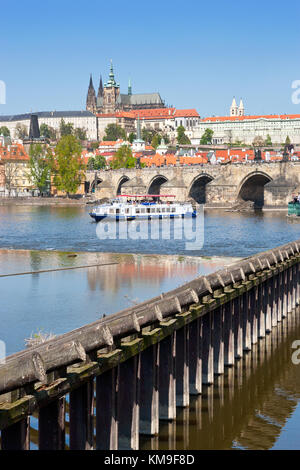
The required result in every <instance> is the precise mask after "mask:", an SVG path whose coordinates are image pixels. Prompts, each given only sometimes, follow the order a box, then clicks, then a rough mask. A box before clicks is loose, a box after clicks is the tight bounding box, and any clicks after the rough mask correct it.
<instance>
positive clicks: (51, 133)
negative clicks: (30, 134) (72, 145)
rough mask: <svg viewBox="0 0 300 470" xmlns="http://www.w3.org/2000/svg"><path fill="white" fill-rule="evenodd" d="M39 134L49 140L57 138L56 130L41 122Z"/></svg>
mask: <svg viewBox="0 0 300 470" xmlns="http://www.w3.org/2000/svg"><path fill="white" fill-rule="evenodd" d="M40 134H41V135H42V136H44V137H45V138H46V139H49V140H56V139H57V132H56V130H55V129H54V128H53V127H51V126H48V125H47V124H41V125H40Z"/></svg>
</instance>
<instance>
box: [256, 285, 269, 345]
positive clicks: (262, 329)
mask: <svg viewBox="0 0 300 470" xmlns="http://www.w3.org/2000/svg"><path fill="white" fill-rule="evenodd" d="M259 292H260V294H259V295H260V299H261V301H260V303H259V312H258V325H257V326H258V337H259V338H264V337H265V336H266V321H265V311H266V308H267V300H268V290H267V285H266V283H265V282H264V283H261V284H259Z"/></svg>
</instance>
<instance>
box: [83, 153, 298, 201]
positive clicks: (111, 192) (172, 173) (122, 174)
mask: <svg viewBox="0 0 300 470" xmlns="http://www.w3.org/2000/svg"><path fill="white" fill-rule="evenodd" d="M298 189H300V164H299V163H297V162H271V163H269V162H262V163H258V162H251V163H250V162H249V163H240V164H238V163H235V164H227V165H210V164H206V165H193V166H175V167H170V166H162V167H160V168H157V167H155V168H143V169H136V168H130V169H119V170H99V171H88V172H87V174H86V191H87V192H92V193H93V194H94V195H95V197H96V198H97V199H101V198H105V197H108V198H111V197H115V196H117V195H120V194H168V195H175V196H176V199H177V200H178V201H185V200H187V199H194V201H195V202H196V203H198V204H205V205H206V206H207V207H210V206H211V207H230V206H232V205H233V204H235V203H236V202H237V201H253V202H254V204H255V206H256V207H262V206H264V207H265V208H268V207H270V208H271V207H279V206H284V207H286V205H287V202H288V201H289V200H290V199H291V195H292V193H293V192H297V191H298Z"/></svg>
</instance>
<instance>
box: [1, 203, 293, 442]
mask: <svg viewBox="0 0 300 470" xmlns="http://www.w3.org/2000/svg"><path fill="white" fill-rule="evenodd" d="M88 210H89V209H88V208H82V207H35V206H0V275H2V277H0V298H1V303H0V318H1V328H0V340H2V341H4V342H5V345H6V353H7V354H11V353H13V352H15V351H17V350H20V349H23V348H24V340H25V338H28V337H30V336H31V335H32V334H33V333H36V332H38V331H42V332H45V333H49V332H51V333H53V334H61V333H64V332H65V331H68V330H71V329H74V328H77V327H79V326H82V325H83V324H85V323H89V322H92V321H94V320H96V319H97V318H100V317H101V316H102V315H103V314H104V313H105V314H106V315H107V314H110V313H113V312H116V311H118V310H121V309H123V308H126V307H128V306H130V305H133V304H135V303H137V302H140V301H143V300H145V299H148V298H151V297H154V296H156V295H158V294H159V293H161V292H166V291H167V290H169V289H171V288H174V287H176V286H179V285H180V284H182V283H184V282H186V281H188V280H190V279H192V278H194V277H196V276H198V275H200V274H207V273H209V272H213V271H215V270H217V269H219V268H222V267H223V266H225V265H226V264H228V263H230V262H232V261H233V260H234V259H236V258H237V257H245V256H249V255H252V254H255V253H257V252H259V251H263V250H267V249H270V248H272V247H275V246H278V245H281V244H283V243H287V242H289V241H291V240H296V239H298V238H300V236H299V234H300V225H298V224H297V223H290V222H289V221H288V220H287V217H286V214H285V213H283V212H278V213H276V212H266V213H256V214H241V213H239V214H238V213H229V212H228V213H225V212H223V211H211V212H208V213H206V214H205V215H204V217H203V218H202V217H199V225H196V222H195V220H194V221H193V224H194V225H193V226H189V227H187V230H185V227H183V228H182V233H183V234H184V235H185V236H186V237H185V239H183V240H182V239H180V238H179V237H178V233H179V232H178V226H177V227H176V224H175V223H174V221H171V224H169V225H168V223H167V222H166V221H162V222H160V226H158V230H157V233H156V235H155V236H154V237H153V236H152V232H150V228H149V227H150V226H149V224H148V222H146V223H144V225H143V224H142V225H141V226H139V224H138V223H136V222H133V223H131V224H132V225H131V227H130V229H129V230H130V231H131V234H130V233H127V235H129V236H127V239H125V238H122V239H120V238H118V237H112V236H111V233H109V234H108V235H109V236H108V237H106V238H105V230H104V231H103V232H102V233H100V237H99V229H98V233H97V231H96V228H97V227H99V224H98V225H97V224H95V223H94V222H93V221H92V220H91V219H90V217H89V215H88ZM197 223H198V222H197ZM179 229H180V227H179ZM151 230H152V228H151ZM195 233H196V235H197V234H199V233H200V234H201V236H199V240H200V245H199V243H198V245H196V246H195V245H193V244H192V246H191V249H187V246H188V245H187V241H190V240H192V238H191V234H195ZM176 234H177V235H176ZM168 235H169V236H168ZM195 238H197V236H196V237H195ZM199 240H198V241H199ZM94 265H98V266H94ZM99 265H102V266H99ZM87 266H90V267H87ZM69 267H74V268H78V269H72V270H62V271H61V270H59V271H55V270H54V269H57V268H69ZM48 269H53V271H51V272H40V271H45V270H48ZM28 272H33V274H21V275H16V276H14V275H13V276H11V274H18V273H28ZM9 274H10V276H8V275H9ZM298 338H299V339H300V326H299V314H298V315H296V314H294V316H291V319H289V322H283V323H282V324H280V325H279V326H278V328H276V329H275V333H274V332H273V333H272V334H271V335H269V336H268V337H267V338H266V340H263V341H261V342H259V346H257V348H256V349H254V350H253V351H252V352H251V353H249V354H248V355H247V356H246V357H245V358H243V359H242V360H241V361H239V362H238V363H237V364H236V365H235V367H234V368H232V369H227V370H226V373H225V375H224V377H221V378H219V379H218V380H217V381H216V383H215V385H214V386H212V387H206V388H204V390H203V394H202V395H201V396H199V397H194V398H192V399H191V405H190V407H189V409H185V410H183V409H181V410H180V409H178V415H177V419H176V422H174V423H168V424H166V423H161V424H160V434H159V436H158V437H155V438H153V439H146V438H141V448H144V449H149V448H153V449H156V448H160V449H171V448H172V449H178V450H179V449H230V448H241V449H243V448H245V449H260V448H263V449H271V448H280V449H285V448H293V449H300V425H299V423H300V420H299V418H300V406H299V390H300V388H299V370H300V369H299V367H300V365H298V366H297V365H294V364H293V363H292V361H291V355H292V349H291V345H292V342H293V341H294V340H295V339H298ZM266 358H267V359H268V360H266ZM249 364H250V367H248V366H249ZM246 365H247V367H246ZM249 371H251V372H250V373H249ZM35 427H36V426H35ZM32 431H33V432H32V441H33V442H32V448H35V447H36V446H35V442H34V441H35V438H34V436H35V430H34V429H33V430H32Z"/></svg>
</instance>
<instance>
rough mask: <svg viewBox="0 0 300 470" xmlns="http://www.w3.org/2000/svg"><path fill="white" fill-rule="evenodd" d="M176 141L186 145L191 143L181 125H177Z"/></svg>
mask: <svg viewBox="0 0 300 470" xmlns="http://www.w3.org/2000/svg"><path fill="white" fill-rule="evenodd" d="M177 142H178V144H179V145H188V144H190V143H191V141H190V139H189V138H188V136H187V135H185V128H184V127H183V126H179V127H177Z"/></svg>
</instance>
